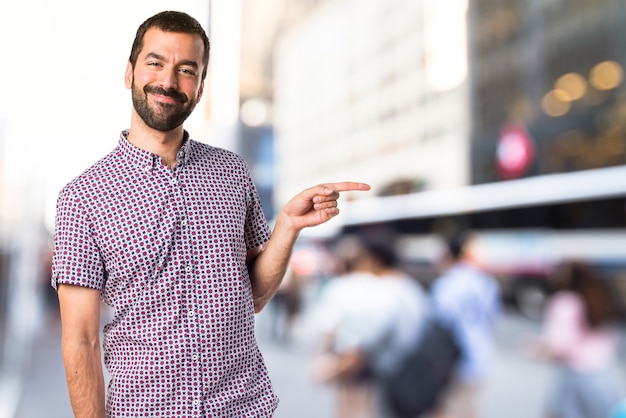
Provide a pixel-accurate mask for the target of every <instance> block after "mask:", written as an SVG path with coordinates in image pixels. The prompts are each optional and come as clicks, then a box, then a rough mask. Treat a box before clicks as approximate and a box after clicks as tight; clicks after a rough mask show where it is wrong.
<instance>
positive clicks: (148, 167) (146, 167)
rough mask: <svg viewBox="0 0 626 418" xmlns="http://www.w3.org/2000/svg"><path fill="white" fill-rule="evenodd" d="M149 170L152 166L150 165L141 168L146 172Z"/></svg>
mask: <svg viewBox="0 0 626 418" xmlns="http://www.w3.org/2000/svg"><path fill="white" fill-rule="evenodd" d="M151 170H152V167H150V166H149V165H147V166H145V167H144V168H143V171H145V172H146V173H149V172H150V171H151Z"/></svg>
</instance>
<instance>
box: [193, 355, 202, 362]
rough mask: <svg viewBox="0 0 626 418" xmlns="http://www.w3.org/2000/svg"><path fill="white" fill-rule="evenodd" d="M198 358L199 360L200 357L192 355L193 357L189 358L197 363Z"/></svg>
mask: <svg viewBox="0 0 626 418" xmlns="http://www.w3.org/2000/svg"><path fill="white" fill-rule="evenodd" d="M199 358H200V356H199V355H197V354H194V355H193V356H191V359H192V360H193V361H198V359H199Z"/></svg>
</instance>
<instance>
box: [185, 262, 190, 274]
mask: <svg viewBox="0 0 626 418" xmlns="http://www.w3.org/2000/svg"><path fill="white" fill-rule="evenodd" d="M185 270H186V271H187V273H190V272H191V264H187V266H186V267H185Z"/></svg>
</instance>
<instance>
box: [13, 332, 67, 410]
mask: <svg viewBox="0 0 626 418" xmlns="http://www.w3.org/2000/svg"><path fill="white" fill-rule="evenodd" d="M24 382H25V384H24V386H23V391H22V396H21V398H20V401H19V403H18V408H17V412H16V414H15V417H14V418H40V417H46V418H71V417H72V416H73V414H72V408H71V406H70V401H69V397H68V395H67V390H66V385H65V372H64V370H63V359H62V357H61V330H60V328H59V327H58V326H56V325H51V326H46V327H44V328H43V329H42V332H41V334H40V335H39V336H38V337H37V338H36V339H35V342H34V345H33V352H32V357H31V362H30V365H29V367H28V368H27V371H26V375H25V376H24Z"/></svg>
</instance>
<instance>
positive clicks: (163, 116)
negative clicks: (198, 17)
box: [125, 28, 204, 132]
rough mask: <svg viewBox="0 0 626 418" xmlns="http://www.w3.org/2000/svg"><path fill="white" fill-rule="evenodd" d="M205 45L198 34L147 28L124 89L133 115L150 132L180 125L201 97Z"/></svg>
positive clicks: (167, 130)
mask: <svg viewBox="0 0 626 418" xmlns="http://www.w3.org/2000/svg"><path fill="white" fill-rule="evenodd" d="M203 48H204V46H203V44H202V40H201V39H200V37H199V36H197V35H191V34H186V33H174V32H163V31H161V30H159V29H156V28H152V29H149V30H148V31H147V32H146V34H145V36H144V39H143V48H142V50H141V52H140V53H139V56H138V57H137V62H136V64H135V68H132V66H131V64H130V63H129V64H128V67H127V69H126V78H125V81H126V87H127V88H130V89H131V93H132V100H133V107H134V110H135V112H136V113H137V114H138V115H139V117H140V118H141V119H142V120H143V121H144V123H145V124H146V125H147V126H149V127H150V128H152V129H155V130H157V131H161V132H169V131H172V130H174V129H175V128H177V127H179V126H180V125H182V123H183V122H184V121H185V120H186V119H187V118H188V117H189V115H190V114H191V112H193V110H194V108H195V107H196V104H197V103H198V101H199V100H200V98H201V97H202V92H203V88H204V82H203V81H202V79H201V78H202V76H201V75H202V70H203V65H202V58H203V53H204V50H203Z"/></svg>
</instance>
